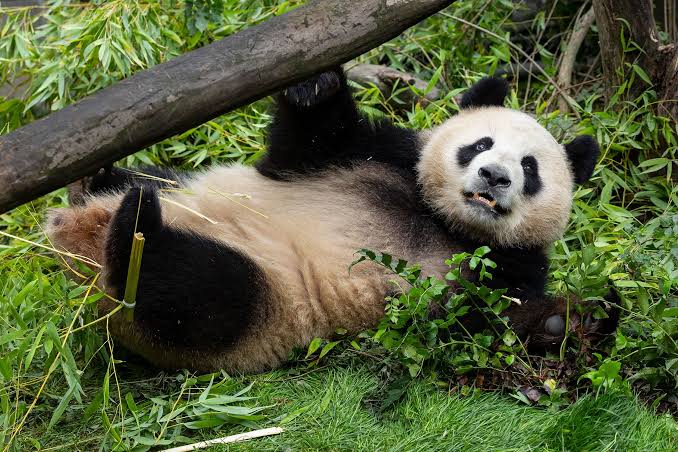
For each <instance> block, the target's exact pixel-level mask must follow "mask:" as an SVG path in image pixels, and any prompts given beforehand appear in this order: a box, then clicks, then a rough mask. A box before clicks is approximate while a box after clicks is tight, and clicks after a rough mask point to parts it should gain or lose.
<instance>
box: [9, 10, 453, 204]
mask: <svg viewBox="0 0 678 452" xmlns="http://www.w3.org/2000/svg"><path fill="white" fill-rule="evenodd" d="M451 3H453V0H351V1H346V0H315V1H310V2H309V3H308V4H306V5H304V6H302V7H299V8H297V9H295V10H293V11H291V12H289V13H287V14H284V15H282V16H278V17H275V18H272V19H270V20H268V21H266V22H264V23H262V24H259V25H257V26H254V27H251V28H248V29H246V30H243V31H241V32H239V33H236V34H234V35H231V36H228V37H226V38H224V39H222V40H220V41H217V42H214V43H212V44H210V45H208V46H205V47H203V48H200V49H197V50H194V51H192V52H189V53H187V54H185V55H182V56H180V57H177V58H174V59H173V60H171V61H168V62H166V63H163V64H159V65H157V66H154V67H152V68H150V69H148V70H145V71H142V72H139V73H137V74H135V75H133V76H132V77H129V78H127V79H125V80H122V81H120V82H118V83H116V84H114V85H112V86H110V87H108V88H106V89H103V90H101V91H98V92H96V93H94V94H93V95H91V96H88V97H86V98H84V99H82V100H80V101H78V102H76V103H75V104H73V105H71V106H68V107H66V108H64V109H62V110H59V111H57V112H54V113H52V114H50V115H49V116H46V117H45V118H43V119H40V120H37V121H35V122H33V123H31V124H28V125H26V126H24V127H21V128H19V129H17V130H15V131H13V132H11V133H9V134H7V135H4V136H0V213H2V212H5V211H7V210H9V209H11V208H13V207H16V206H18V205H20V204H23V203H25V202H27V201H30V200H31V199H34V198H36V197H38V196H41V195H44V194H46V193H49V192H50V191H52V190H54V189H57V188H59V187H63V186H64V185H66V184H68V183H69V182H73V181H75V180H77V179H79V178H81V177H84V176H86V175H89V174H92V173H94V172H96V171H97V170H98V169H99V168H100V167H102V166H105V165H107V164H111V163H113V162H115V161H116V160H119V159H121V158H122V157H125V156H127V155H129V154H132V153H134V152H136V151H138V150H140V149H143V148H145V147H147V146H149V145H151V144H153V143H156V142H158V141H161V140H163V139H166V138H169V137H171V136H173V135H175V134H177V133H180V132H183V131H185V130H188V129H190V128H192V127H195V126H197V125H199V124H202V123H204V122H205V121H208V120H210V119H212V118H214V117H216V116H219V115H221V114H223V113H225V112H227V111H229V110H232V109H234V108H237V107H239V106H242V105H245V104H248V103H250V102H252V101H254V100H256V99H259V98H261V97H264V96H266V95H268V94H270V93H272V92H274V91H276V90H279V89H281V88H283V87H285V86H287V85H290V84H292V83H294V82H296V81H300V80H302V79H304V78H307V77H309V76H310V75H312V74H314V73H316V72H318V71H322V70H324V69H327V68H329V67H332V66H336V65H339V64H342V63H344V62H346V61H348V60H350V59H351V58H354V57H356V56H358V55H360V54H362V53H364V52H365V51H367V50H370V49H372V48H374V47H376V46H377V45H379V44H381V43H383V42H386V41H388V40H390V39H392V38H394V37H395V36H397V35H399V34H400V33H401V32H403V31H404V30H405V29H407V28H408V27H410V26H412V25H414V24H416V23H417V22H419V21H421V20H422V19H424V18H426V17H428V16H430V15H431V14H433V13H435V12H437V11H439V10H440V9H442V8H444V7H446V6H448V5H450V4H451Z"/></svg>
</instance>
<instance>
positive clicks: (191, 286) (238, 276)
mask: <svg viewBox="0 0 678 452" xmlns="http://www.w3.org/2000/svg"><path fill="white" fill-rule="evenodd" d="M137 212H138V215H137ZM135 225H136V231H138V232H142V233H143V234H144V236H145V245H144V250H143V256H142V263H141V272H140V278H139V284H138V288H137V300H136V303H137V304H136V306H135V308H134V322H135V324H136V326H137V327H138V328H139V329H141V330H142V331H144V332H145V333H146V334H147V335H148V336H149V337H150V338H151V339H152V340H153V341H154V343H155V344H156V345H165V346H167V347H169V348H170V349H169V350H185V351H195V352H203V351H223V350H225V349H226V348H227V347H228V346H229V345H232V344H233V343H235V342H236V341H237V340H238V339H239V338H240V337H242V335H243V334H245V333H246V332H247V331H250V329H251V328H252V325H254V324H255V323H257V322H258V321H260V320H261V319H262V316H263V315H265V314H264V313H265V304H264V303H265V301H266V300H267V299H268V298H269V296H268V286H267V283H266V280H265V277H264V275H263V273H262V270H261V269H260V268H259V267H258V266H257V265H256V264H255V263H254V262H253V261H252V260H251V259H250V258H248V257H247V256H245V255H243V254H241V253H239V252H236V251H235V250H233V249H230V248H229V247H228V246H227V245H225V244H223V243H219V242H215V241H213V240H210V239H209V238H207V237H201V236H198V235H196V234H194V233H192V232H190V231H184V230H180V229H176V228H172V227H168V226H166V225H164V224H163V223H162V209H161V206H160V202H159V200H158V197H157V195H156V193H155V191H154V190H152V189H145V188H144V189H142V188H132V189H130V190H129V191H128V193H127V194H126V195H125V197H124V199H123V201H122V203H121V205H120V207H119V208H118V210H117V211H116V213H115V214H114V216H113V219H112V221H111V224H110V226H109V233H108V237H107V240H106V249H105V259H104V266H105V269H106V272H107V275H108V277H107V283H108V285H110V286H111V288H112V291H113V292H114V293H115V294H116V295H117V296H118V297H121V296H122V293H124V288H125V284H126V279H127V267H128V264H129V255H130V251H131V241H132V235H133V233H134V231H135Z"/></svg>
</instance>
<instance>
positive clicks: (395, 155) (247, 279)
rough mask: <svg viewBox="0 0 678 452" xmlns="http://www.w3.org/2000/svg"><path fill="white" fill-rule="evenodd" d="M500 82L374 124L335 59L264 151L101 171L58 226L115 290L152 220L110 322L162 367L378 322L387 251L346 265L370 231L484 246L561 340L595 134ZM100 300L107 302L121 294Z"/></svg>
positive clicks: (527, 310)
mask: <svg viewBox="0 0 678 452" xmlns="http://www.w3.org/2000/svg"><path fill="white" fill-rule="evenodd" d="M506 92H507V84H506V82H504V81H502V80H499V79H484V80H482V81H480V82H479V83H477V84H476V85H474V86H473V87H472V88H471V89H470V90H469V91H468V92H467V93H466V95H465V96H464V97H463V100H462V103H461V106H462V111H461V112H460V113H459V114H458V115H456V116H454V117H452V118H451V119H449V120H448V121H446V122H445V123H443V124H442V125H440V126H439V127H437V128H435V129H433V130H430V131H423V132H417V131H411V130H405V129H402V128H398V127H395V126H393V125H391V124H389V123H387V122H379V123H377V124H370V123H369V122H368V121H367V120H366V119H365V118H364V117H363V116H361V115H360V113H359V112H358V110H357V108H356V105H355V103H354V100H353V98H352V96H351V93H350V92H349V89H348V87H347V84H346V79H345V77H344V74H343V73H342V72H341V71H340V70H335V71H330V72H326V73H323V74H321V75H319V76H317V77H314V78H313V79H311V80H308V81H306V82H304V83H301V84H299V85H297V86H295V87H292V88H289V89H287V90H286V91H284V93H283V94H281V95H280V96H279V98H278V104H279V107H278V112H277V114H276V116H275V119H274V122H273V124H272V126H271V128H270V147H269V150H268V153H267V155H266V156H265V157H264V158H263V159H262V160H261V161H260V162H259V163H258V164H257V166H256V167H246V166H242V165H230V166H217V167H214V168H211V169H208V170H206V171H204V172H200V173H193V174H174V173H171V172H169V171H166V170H159V169H158V170H156V171H155V175H158V176H162V177H164V178H165V179H171V180H175V181H178V182H179V185H180V186H179V187H177V186H172V187H171V188H172V189H171V190H166V191H163V185H164V182H163V181H162V180H160V179H153V180H148V179H144V178H139V177H136V176H135V175H134V174H133V173H131V172H129V171H125V170H121V169H117V168H116V169H113V170H112V171H109V172H100V174H99V175H97V176H95V177H94V178H93V179H92V180H89V181H88V183H87V185H86V186H85V189H86V191H87V193H86V194H85V195H84V196H83V197H81V198H80V199H78V198H76V197H75V196H74V197H73V199H74V201H79V203H78V204H79V205H76V206H74V207H71V208H69V209H59V210H56V211H53V212H51V213H50V215H49V219H48V225H47V233H48V235H49V237H50V239H51V240H52V241H53V243H54V244H55V245H56V246H58V247H62V248H64V249H66V250H68V251H70V252H72V253H76V254H80V255H84V256H87V257H89V258H92V259H94V260H95V261H97V262H99V263H100V264H101V265H102V267H103V270H102V272H103V274H102V280H103V281H104V286H105V290H106V291H107V292H108V293H109V294H110V295H112V296H113V297H115V298H117V299H121V298H122V295H123V292H124V286H125V281H126V273H127V266H128V263H129V255H130V247H131V238H132V234H133V232H134V231H135V230H136V231H140V232H143V234H144V236H145V237H146V244H145V248H144V254H143V260H142V267H141V277H140V281H139V286H138V292H137V305H136V308H135V314H134V321H133V322H127V321H126V320H124V319H123V318H122V316H121V315H120V314H116V315H114V316H113V317H112V318H111V319H110V323H109V327H110V330H111V332H112V333H113V335H114V337H115V338H116V339H117V340H118V341H119V342H121V343H122V344H123V345H124V346H125V347H126V348H128V349H130V350H132V351H134V352H136V353H138V354H140V355H141V356H143V357H144V358H146V359H147V360H148V361H150V362H151V363H153V364H154V365H156V366H159V367H163V368H178V367H186V368H189V369H193V370H200V371H213V370H216V369H220V368H223V369H226V370H228V371H244V372H256V371H263V370H266V369H270V368H273V367H276V366H279V365H280V364H281V363H282V362H284V361H285V360H286V359H287V357H288V355H289V353H290V351H291V350H292V349H293V347H295V346H303V345H306V344H307V343H308V342H309V341H310V340H311V339H313V338H314V337H318V336H320V337H328V336H331V335H332V334H333V333H334V331H335V330H336V329H337V328H338V327H343V328H346V329H347V330H349V331H352V332H357V331H360V330H363V329H366V328H369V327H372V326H374V325H376V324H377V322H378V321H379V320H380V318H381V317H382V316H383V314H384V296H385V295H387V294H388V293H389V291H391V290H393V286H392V284H390V283H389V281H390V280H391V279H392V276H391V275H388V274H386V273H385V271H384V269H382V268H381V267H379V266H377V265H376V264H361V265H359V266H356V267H354V268H353V269H352V271H351V273H350V274H349V273H348V271H347V269H348V266H349V264H350V263H351V262H352V260H353V259H354V252H355V251H356V250H358V249H360V248H370V249H374V250H379V251H382V252H385V253H389V254H392V255H394V256H398V257H402V258H405V259H407V260H408V261H409V262H417V263H420V264H422V268H423V271H424V273H425V274H426V273H428V274H435V275H438V276H442V275H443V274H444V273H445V272H446V270H447V267H446V266H445V264H444V261H445V259H447V258H449V257H450V256H451V255H452V254H454V253H457V252H461V251H473V250H474V249H476V248H477V247H479V246H481V245H489V246H491V247H492V250H493V251H492V254H491V255H490V257H491V258H492V259H493V260H494V261H495V262H497V264H498V267H497V268H496V269H495V270H494V271H493V276H494V279H493V280H492V281H491V285H492V287H495V288H506V287H508V288H509V291H508V294H507V295H509V296H512V297H515V298H518V299H520V300H522V304H521V305H520V306H518V305H516V306H513V307H512V308H511V309H510V310H509V313H508V315H509V317H510V319H511V322H512V324H513V327H514V329H516V331H517V333H518V334H519V335H521V336H523V337H525V336H528V335H531V336H532V341H533V342H537V343H549V342H551V341H556V340H559V339H561V338H562V337H563V336H564V333H565V331H564V330H565V325H564V313H565V309H566V308H565V303H564V302H562V301H559V300H554V299H549V298H547V297H546V296H545V294H544V286H545V281H546V273H547V269H548V260H547V256H546V249H547V248H548V247H549V246H550V245H551V244H552V243H553V242H554V241H555V240H557V239H558V238H560V237H561V235H562V233H563V231H564V229H565V226H566V224H567V221H568V217H569V213H570V206H571V198H572V190H573V185H574V184H575V183H583V182H585V181H586V180H588V178H589V177H590V176H591V173H592V171H593V167H594V164H595V161H596V158H597V155H598V147H597V145H596V143H595V141H594V140H593V139H592V138H590V137H587V136H582V137H579V138H577V139H575V140H574V141H573V142H571V143H569V144H567V145H565V146H561V145H560V144H558V143H557V142H556V141H555V140H554V138H553V137H552V136H551V135H550V134H549V133H548V132H547V131H546V130H545V129H544V128H543V127H541V126H540V125H539V124H538V123H537V122H536V121H535V120H534V119H532V118H531V117H530V116H528V115H526V114H524V113H521V112H519V111H514V110H509V109H506V108H502V107H501V106H500V105H501V104H502V103H503V100H504V97H505V96H506ZM141 187H143V189H142V188H141ZM73 194H74V195H75V194H77V193H76V192H73ZM137 213H138V217H137ZM469 276H471V275H469ZM99 306H100V313H106V312H109V311H110V310H111V309H112V308H113V307H114V306H115V302H113V301H106V300H105V301H101V302H100V305H99ZM572 316H573V318H574V317H576V315H575V314H573V315H572ZM582 323H583V324H585V327H586V328H588V329H590V330H596V329H598V331H599V332H601V331H603V330H605V329H606V328H607V327H606V326H605V325H602V324H598V322H596V321H592V320H591V319H587V320H586V321H585V322H582Z"/></svg>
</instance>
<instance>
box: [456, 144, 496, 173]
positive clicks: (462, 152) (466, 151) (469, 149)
mask: <svg viewBox="0 0 678 452" xmlns="http://www.w3.org/2000/svg"><path fill="white" fill-rule="evenodd" d="M493 145H494V140H493V139H492V138H490V137H483V138H481V139H480V140H478V141H476V142H475V143H472V144H467V145H465V146H462V147H460V148H459V152H458V153H457V162H458V163H459V166H462V167H463V166H467V165H468V164H469V163H471V160H473V159H474V158H475V156H476V155H478V154H480V153H481V152H485V151H489V150H490V149H492V146H493Z"/></svg>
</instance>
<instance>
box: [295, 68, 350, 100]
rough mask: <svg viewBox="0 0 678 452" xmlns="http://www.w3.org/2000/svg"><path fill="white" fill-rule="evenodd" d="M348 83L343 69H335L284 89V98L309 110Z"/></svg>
mask: <svg viewBox="0 0 678 452" xmlns="http://www.w3.org/2000/svg"><path fill="white" fill-rule="evenodd" d="M345 85H346V77H345V76H344V73H343V71H342V70H341V69H334V70H331V71H327V72H323V73H321V74H318V75H315V76H313V77H311V78H309V79H308V80H304V81H303V82H301V83H299V84H297V85H294V86H291V87H289V88H287V89H286V90H284V91H283V98H284V100H285V101H286V102H287V103H288V104H289V105H291V106H293V107H295V108H298V109H300V110H308V109H311V108H313V107H315V106H317V105H320V104H322V103H323V102H324V101H326V100H327V99H329V98H331V97H332V96H334V95H335V94H336V93H338V92H339V91H340V90H341V89H342V88H343V87H344V86H345Z"/></svg>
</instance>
